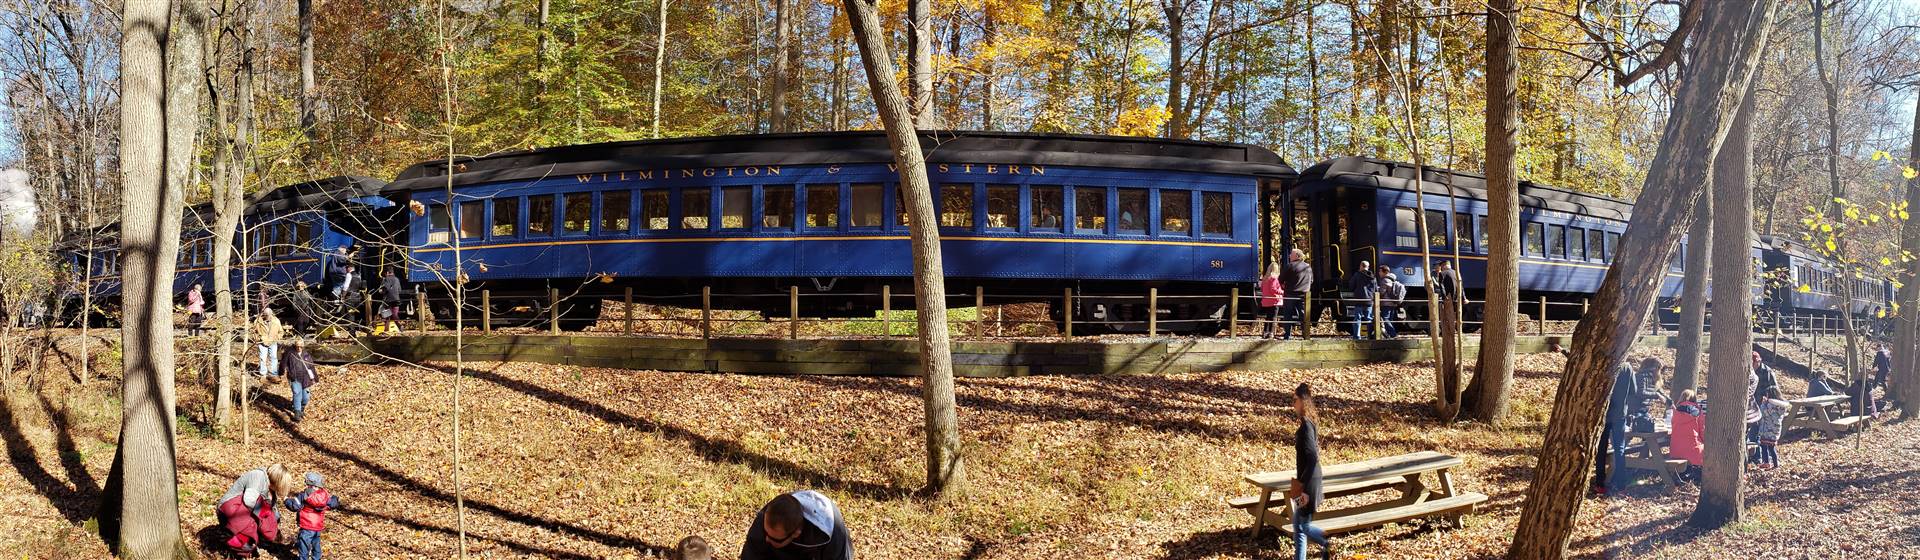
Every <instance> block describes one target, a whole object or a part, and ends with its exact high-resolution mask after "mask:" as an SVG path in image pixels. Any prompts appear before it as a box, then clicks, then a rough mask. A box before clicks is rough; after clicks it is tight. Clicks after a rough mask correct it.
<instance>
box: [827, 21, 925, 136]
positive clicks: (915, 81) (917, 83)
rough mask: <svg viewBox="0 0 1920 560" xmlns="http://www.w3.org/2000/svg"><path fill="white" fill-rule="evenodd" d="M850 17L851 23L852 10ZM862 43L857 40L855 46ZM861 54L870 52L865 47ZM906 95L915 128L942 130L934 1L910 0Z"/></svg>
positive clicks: (889, 63)
mask: <svg viewBox="0 0 1920 560" xmlns="http://www.w3.org/2000/svg"><path fill="white" fill-rule="evenodd" d="M847 17H848V18H849V21H851V20H852V18H853V13H852V8H848V13H847ZM856 35H857V34H856ZM860 40H861V38H860V37H858V36H856V37H854V41H855V42H856V43H857V42H859V41H860ZM860 52H861V53H863V54H864V53H866V52H867V51H866V49H865V45H862V49H861V51H860ZM887 65H888V66H892V65H893V64H892V62H891V61H889V62H888V64H887ZM889 75H891V74H889ZM907 95H908V96H909V99H908V103H909V105H908V108H909V109H911V110H912V111H913V126H914V127H915V128H917V129H920V130H931V129H935V128H940V116H939V115H938V114H935V113H934V110H933V0H907Z"/></svg>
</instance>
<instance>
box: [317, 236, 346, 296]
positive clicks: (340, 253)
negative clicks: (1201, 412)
mask: <svg viewBox="0 0 1920 560" xmlns="http://www.w3.org/2000/svg"><path fill="white" fill-rule="evenodd" d="M352 274H353V262H352V260H351V259H350V258H348V255H347V247H346V246H345V245H342V246H340V247H337V248H335V249H334V250H333V258H331V259H328V260H327V277H326V278H325V279H324V280H326V282H327V286H329V289H328V293H330V294H331V295H332V296H333V299H336V300H338V299H341V298H342V297H345V295H346V293H347V283H348V281H349V278H351V276H352Z"/></svg>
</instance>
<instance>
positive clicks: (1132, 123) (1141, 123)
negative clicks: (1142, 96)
mask: <svg viewBox="0 0 1920 560" xmlns="http://www.w3.org/2000/svg"><path fill="white" fill-rule="evenodd" d="M1172 118H1173V115H1172V114H1170V113H1168V112H1167V108H1166V107H1164V106H1160V105H1153V106H1148V107H1136V108H1133V109H1128V110H1127V111H1126V112H1123V113H1121V114H1120V119H1119V121H1118V122H1115V123H1114V125H1113V128H1110V129H1107V133H1108V134H1112V135H1115V136H1153V135H1155V134H1159V133H1160V127H1162V126H1165V125H1166V124H1167V120H1169V119H1172Z"/></svg>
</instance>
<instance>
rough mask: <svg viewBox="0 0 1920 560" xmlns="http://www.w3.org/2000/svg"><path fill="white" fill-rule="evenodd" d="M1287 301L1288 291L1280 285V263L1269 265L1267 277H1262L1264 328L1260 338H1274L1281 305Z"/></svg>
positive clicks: (1261, 315)
mask: <svg viewBox="0 0 1920 560" xmlns="http://www.w3.org/2000/svg"><path fill="white" fill-rule="evenodd" d="M1285 301H1286V289H1285V288H1284V287H1282V285H1281V283H1280V263H1273V264H1270V265H1267V275H1266V276H1262V277H1260V318H1261V319H1264V321H1263V323H1264V324H1265V326H1264V327H1262V328H1261V329H1260V338H1273V331H1274V325H1276V324H1278V323H1279V322H1280V307H1281V303H1283V302H1285Z"/></svg>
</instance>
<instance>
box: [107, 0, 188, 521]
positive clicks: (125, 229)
mask: <svg viewBox="0 0 1920 560" xmlns="http://www.w3.org/2000/svg"><path fill="white" fill-rule="evenodd" d="M181 4H182V6H181V7H180V10H179V13H178V14H171V13H170V12H171V10H170V9H169V6H168V2H167V0H135V1H129V2H127V4H126V6H125V8H124V11H123V16H122V20H123V22H122V25H123V27H122V35H121V52H120V68H121V76H120V81H121V82H120V83H121V86H120V88H121V111H120V131H121V137H122V142H121V143H120V174H121V209H120V224H121V231H120V247H121V255H122V258H123V263H124V264H123V265H122V273H121V280H122V284H121V286H122V290H121V293H122V298H123V301H125V303H126V305H125V306H124V307H125V309H124V311H125V315H124V320H123V328H122V329H121V335H120V338H121V347H122V354H121V367H122V369H123V371H124V377H123V385H122V395H123V397H122V398H123V400H122V403H121V424H120V440H119V441H120V446H119V448H118V449H117V450H116V451H115V453H114V466H113V468H112V471H111V472H110V473H109V475H108V480H107V484H106V486H107V490H106V495H107V497H108V498H109V499H110V500H112V501H108V502H106V503H103V504H102V507H101V510H102V513H105V514H107V515H108V516H111V519H102V520H101V528H102V531H103V534H104V533H106V532H107V531H108V528H109V527H111V528H112V529H111V530H112V536H111V537H109V540H110V541H111V542H112V543H113V546H112V548H113V549H114V550H115V551H116V552H117V553H119V555H120V556H122V557H126V558H154V559H163V558H172V557H176V556H178V555H184V554H186V553H187V551H186V550H185V546H184V543H183V542H182V540H181V537H180V534H181V533H180V515H179V512H180V503H179V494H178V491H177V490H176V486H177V472H176V470H175V463H174V451H173V449H174V446H173V436H174V433H175V426H174V390H173V368H174V359H173V353H174V350H173V316H172V313H170V310H171V309H172V305H171V304H170V303H171V300H172V294H173V275H174V259H175V256H176V255H178V254H179V248H180V212H181V208H180V207H181V200H182V194H183V193H182V190H181V189H182V188H183V187H184V186H185V183H186V178H187V177H188V173H187V172H188V169H186V165H185V164H187V163H190V162H191V161H192V154H193V131H194V129H195V128H196V127H197V125H198V124H199V122H198V121H199V118H198V117H199V115H198V110H197V109H198V104H199V90H198V89H197V88H196V87H195V86H196V84H198V83H200V82H199V80H197V79H195V78H197V76H196V74H197V73H198V72H199V70H200V63H199V58H200V56H199V54H200V44H199V38H200V31H201V29H202V26H204V25H205V23H206V22H205V17H206V10H205V9H204V8H203V7H202V6H200V5H199V2H197V1H194V0H187V1H184V2H181ZM176 15H177V16H179V18H178V23H180V25H179V26H178V29H179V33H178V35H177V36H174V37H169V33H168V29H169V22H170V19H171V18H172V16H176ZM170 39H171V41H170ZM166 46H170V47H171V48H168V49H167V52H164V53H163V52H162V48H163V47H166ZM103 517H105V516H103ZM103 536H104V535H103Z"/></svg>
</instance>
